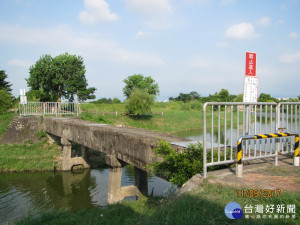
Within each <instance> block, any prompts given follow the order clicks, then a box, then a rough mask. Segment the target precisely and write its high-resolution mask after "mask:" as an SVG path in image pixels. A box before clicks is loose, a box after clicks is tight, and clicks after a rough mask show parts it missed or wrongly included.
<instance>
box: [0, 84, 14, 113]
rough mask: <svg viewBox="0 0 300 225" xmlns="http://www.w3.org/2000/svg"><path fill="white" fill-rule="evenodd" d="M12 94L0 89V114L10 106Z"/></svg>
mask: <svg viewBox="0 0 300 225" xmlns="http://www.w3.org/2000/svg"><path fill="white" fill-rule="evenodd" d="M12 101H13V97H12V94H11V93H10V92H8V91H6V90H4V89H0V114H3V113H6V112H7V110H8V109H9V108H10V107H11V106H12Z"/></svg>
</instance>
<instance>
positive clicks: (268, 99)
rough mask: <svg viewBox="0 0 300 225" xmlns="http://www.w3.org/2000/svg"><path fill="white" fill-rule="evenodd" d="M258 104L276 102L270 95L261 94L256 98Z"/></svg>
mask: <svg viewBox="0 0 300 225" xmlns="http://www.w3.org/2000/svg"><path fill="white" fill-rule="evenodd" d="M258 101H259V102H278V100H277V99H276V98H273V97H272V96H271V95H270V94H266V93H261V94H260V95H259V98H258Z"/></svg>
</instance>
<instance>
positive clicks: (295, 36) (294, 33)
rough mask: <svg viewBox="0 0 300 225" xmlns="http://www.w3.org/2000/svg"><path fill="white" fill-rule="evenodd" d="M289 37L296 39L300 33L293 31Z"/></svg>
mask: <svg viewBox="0 0 300 225" xmlns="http://www.w3.org/2000/svg"><path fill="white" fill-rule="evenodd" d="M289 38H291V39H294V40H295V39H297V38H299V34H297V33H296V32H291V33H290V34H289Z"/></svg>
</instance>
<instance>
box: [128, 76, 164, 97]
mask: <svg viewBox="0 0 300 225" xmlns="http://www.w3.org/2000/svg"><path fill="white" fill-rule="evenodd" d="M124 82H125V84H126V85H125V87H124V88H123V93H124V95H125V96H126V97H127V98H129V97H130V95H131V93H132V91H133V90H134V89H141V90H144V91H146V92H147V93H148V94H150V95H154V96H155V95H158V94H159V87H158V84H157V83H155V80H153V78H152V77H144V76H143V75H141V74H134V75H132V76H129V77H127V78H126V79H125V80H124Z"/></svg>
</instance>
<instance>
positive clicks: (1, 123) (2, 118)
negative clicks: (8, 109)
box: [0, 113, 16, 136]
mask: <svg viewBox="0 0 300 225" xmlns="http://www.w3.org/2000/svg"><path fill="white" fill-rule="evenodd" d="M15 115H16V114H14V113H6V114H0V136H1V135H2V134H3V133H4V132H5V131H6V129H7V127H8V125H9V124H10V122H11V121H12V119H13V118H14V116H15Z"/></svg>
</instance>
